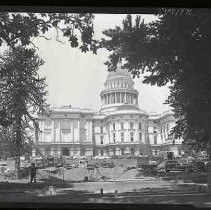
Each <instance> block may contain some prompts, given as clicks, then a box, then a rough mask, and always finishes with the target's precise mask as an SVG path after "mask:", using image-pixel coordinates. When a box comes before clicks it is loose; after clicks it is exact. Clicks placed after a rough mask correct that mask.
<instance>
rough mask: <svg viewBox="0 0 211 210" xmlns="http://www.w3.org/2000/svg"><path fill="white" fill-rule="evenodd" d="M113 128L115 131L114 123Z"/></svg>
mask: <svg viewBox="0 0 211 210" xmlns="http://www.w3.org/2000/svg"><path fill="white" fill-rule="evenodd" d="M113 130H114V131H115V123H114V124H113Z"/></svg>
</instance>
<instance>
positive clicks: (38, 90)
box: [0, 12, 97, 177]
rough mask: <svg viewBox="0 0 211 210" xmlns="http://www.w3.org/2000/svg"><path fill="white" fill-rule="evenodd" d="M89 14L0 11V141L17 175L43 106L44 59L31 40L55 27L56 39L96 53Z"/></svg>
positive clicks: (45, 105) (44, 105)
mask: <svg viewBox="0 0 211 210" xmlns="http://www.w3.org/2000/svg"><path fill="white" fill-rule="evenodd" d="M93 18H94V16H93V15H92V14H85V13H84V14H71V13H13V12H10V13H9V12H3V13H0V46H1V47H2V48H1V49H2V51H3V53H1V56H0V125H1V126H2V128H3V129H4V135H2V143H3V144H5V145H6V144H7V143H8V144H7V146H8V145H9V146H10V148H12V150H11V155H14V154H15V155H16V172H17V176H18V177H19V174H20V173H19V171H20V156H21V155H22V154H23V153H24V152H25V151H26V150H28V151H29V150H30V148H29V146H30V144H31V138H30V130H31V129H32V128H33V127H34V126H35V127H37V129H39V127H38V125H37V124H36V121H35V119H34V114H35V113H37V112H40V111H41V112H42V111H44V110H45V109H46V108H47V104H46V100H45V96H46V94H47V92H46V91H45V88H46V84H45V78H40V77H39V74H38V70H39V67H40V66H42V65H43V63H44V62H43V60H42V59H40V58H39V56H38V55H37V54H36V46H35V45H34V43H33V41H32V40H33V38H35V37H43V38H45V39H46V40H49V38H47V36H46V34H47V32H48V31H49V30H51V29H55V32H56V40H57V41H60V40H59V34H62V35H63V37H66V38H68V42H69V43H70V45H71V47H73V48H76V47H78V48H79V49H80V50H81V52H87V51H92V52H93V53H94V54H96V50H97V46H96V44H97V42H96V40H94V39H93V34H94V31H93ZM60 42H61V41H60ZM5 46H6V48H5ZM31 46H33V47H32V48H31ZM5 49H6V51H5ZM2 51H1V52H2ZM33 125H34V126H33ZM2 134H3V133H2ZM7 137H8V138H7ZM7 140H9V141H7ZM9 142H10V143H11V142H12V143H13V144H12V145H13V146H11V144H9Z"/></svg>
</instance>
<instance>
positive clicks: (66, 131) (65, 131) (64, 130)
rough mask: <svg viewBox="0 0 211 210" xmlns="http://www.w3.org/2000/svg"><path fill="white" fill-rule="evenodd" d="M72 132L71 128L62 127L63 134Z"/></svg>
mask: <svg viewBox="0 0 211 210" xmlns="http://www.w3.org/2000/svg"><path fill="white" fill-rule="evenodd" d="M68 133H70V129H62V134H68Z"/></svg>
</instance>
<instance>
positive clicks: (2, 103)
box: [0, 47, 48, 176]
mask: <svg viewBox="0 0 211 210" xmlns="http://www.w3.org/2000/svg"><path fill="white" fill-rule="evenodd" d="M43 63H44V62H43V60H41V59H40V58H39V57H38V55H36V54H35V50H34V49H26V48H24V47H18V48H17V49H16V50H13V49H10V50H8V51H6V52H4V53H3V55H2V56H1V57H0V66H1V71H0V79H1V80H0V81H1V84H0V107H2V109H3V110H6V114H7V120H8V122H9V123H8V124H7V126H5V127H6V129H7V131H8V132H7V135H8V133H9V135H10V136H9V140H10V142H11V139H12V140H13V146H12V145H11V144H10V145H11V148H13V153H15V156H16V157H17V158H16V169H17V173H18V176H19V171H20V156H21V155H22V154H23V153H24V149H26V147H27V144H26V143H27V142H28V143H29V142H30V138H29V136H30V131H31V130H32V129H33V124H34V126H35V127H37V128H38V125H37V123H36V121H35V118H34V114H36V113H39V112H43V111H44V110H45V109H46V108H47V107H48V106H47V103H46V98H45V96H46V95H47V91H46V90H45V88H46V84H45V78H40V77H39V74H38V70H39V68H40V66H41V65H43ZM31 122H33V124H32V123H31Z"/></svg>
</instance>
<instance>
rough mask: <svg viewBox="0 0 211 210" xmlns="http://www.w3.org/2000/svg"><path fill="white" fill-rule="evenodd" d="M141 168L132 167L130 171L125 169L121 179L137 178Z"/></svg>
mask: <svg viewBox="0 0 211 210" xmlns="http://www.w3.org/2000/svg"><path fill="white" fill-rule="evenodd" d="M139 174H140V173H139V170H137V169H131V170H129V171H125V172H124V173H123V174H122V175H121V176H120V177H119V179H136V178H137V176H138V175H139Z"/></svg>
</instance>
